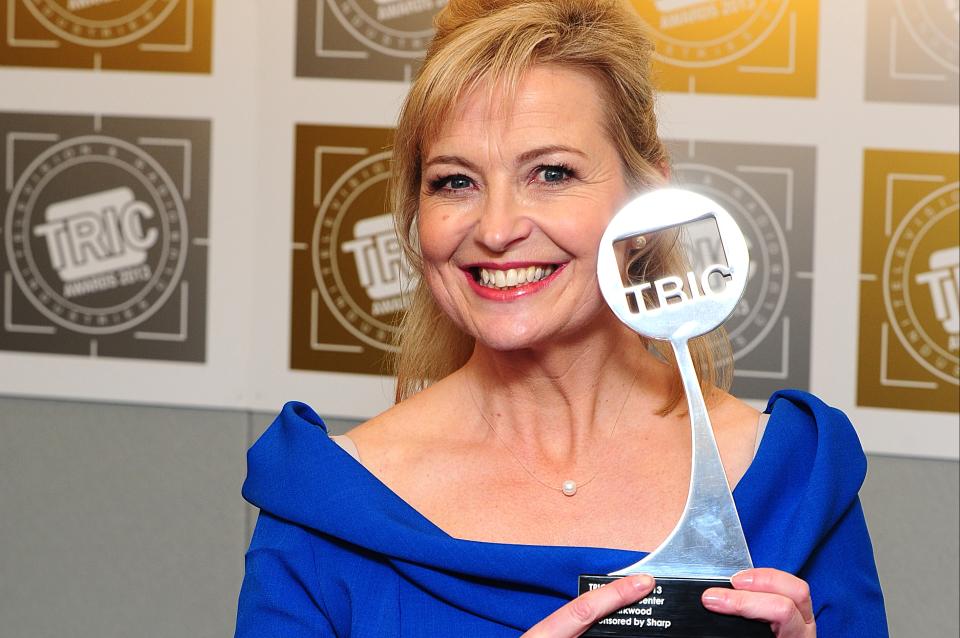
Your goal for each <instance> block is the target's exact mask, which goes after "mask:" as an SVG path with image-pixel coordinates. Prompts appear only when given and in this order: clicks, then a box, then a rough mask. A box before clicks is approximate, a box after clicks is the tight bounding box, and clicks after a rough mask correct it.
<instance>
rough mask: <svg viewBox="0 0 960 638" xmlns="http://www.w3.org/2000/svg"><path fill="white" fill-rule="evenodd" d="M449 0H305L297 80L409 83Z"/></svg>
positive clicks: (300, 20) (300, 8) (300, 11)
mask: <svg viewBox="0 0 960 638" xmlns="http://www.w3.org/2000/svg"><path fill="white" fill-rule="evenodd" d="M446 4H447V0H299V2H298V5H297V6H298V8H297V75H298V76H301V77H304V76H307V77H341V78H369V79H378V80H409V79H410V78H411V77H412V75H413V72H414V69H415V68H416V66H417V65H418V64H419V61H420V59H421V58H423V56H424V54H425V53H426V49H427V46H428V44H429V43H430V39H431V37H432V36H433V25H432V22H433V16H434V14H435V13H436V12H437V11H438V10H440V9H441V8H443V6H444V5H446Z"/></svg>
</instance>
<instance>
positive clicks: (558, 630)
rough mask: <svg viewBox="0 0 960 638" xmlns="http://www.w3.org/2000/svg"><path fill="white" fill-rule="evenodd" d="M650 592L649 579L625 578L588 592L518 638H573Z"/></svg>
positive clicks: (650, 579) (638, 576)
mask: <svg viewBox="0 0 960 638" xmlns="http://www.w3.org/2000/svg"><path fill="white" fill-rule="evenodd" d="M652 590H653V578H651V577H650V576H647V575H645V574H640V575H637V576H627V577H626V578H621V579H620V580H615V581H613V582H612V583H610V584H609V585H605V586H603V587H600V588H599V589H594V590H593V591H588V592H587V593H585V594H582V595H580V596H578V597H576V598H574V599H573V600H571V601H570V602H568V603H567V604H566V605H564V606H563V607H561V608H560V609H558V610H557V611H555V612H553V613H552V614H550V615H549V616H547V617H546V618H544V619H543V620H541V621H540V622H538V623H537V624H536V625H534V626H533V627H531V628H530V631H528V632H527V633H525V634H523V636H521V638H576V636H579V635H580V634H582V633H583V632H585V631H586V630H587V629H589V628H590V626H591V625H593V624H594V623H595V622H597V621H598V620H600V619H601V618H604V617H605V616H609V615H610V614H612V613H613V612H615V611H617V610H618V609H621V608H622V607H626V606H627V605H629V604H632V603H635V602H637V601H638V600H640V599H642V598H645V597H646V595H647V594H649V593H650V592H651V591H652Z"/></svg>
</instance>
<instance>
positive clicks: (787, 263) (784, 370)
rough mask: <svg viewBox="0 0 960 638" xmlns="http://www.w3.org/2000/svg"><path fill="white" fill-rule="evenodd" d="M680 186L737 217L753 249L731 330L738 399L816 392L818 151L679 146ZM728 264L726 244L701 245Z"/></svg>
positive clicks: (706, 255)
mask: <svg viewBox="0 0 960 638" xmlns="http://www.w3.org/2000/svg"><path fill="white" fill-rule="evenodd" d="M668 145H669V148H670V153H671V156H672V160H673V181H674V182H675V183H677V184H678V185H679V186H683V187H684V188H689V189H690V190H693V191H696V192H699V193H702V194H703V195H706V196H707V197H710V198H711V199H713V200H715V201H716V202H718V203H719V204H720V205H722V206H723V207H724V208H726V209H727V211H728V212H729V213H730V214H731V215H733V217H734V219H735V220H736V221H737V224H738V225H739V226H740V228H741V230H742V231H743V233H744V235H745V236H746V239H747V246H748V247H749V249H750V274H749V278H748V281H747V289H746V292H744V295H743V299H742V300H741V301H740V304H739V305H738V306H737V309H736V310H735V311H734V314H733V316H731V318H730V319H728V320H727V322H726V324H724V326H725V328H726V330H727V333H728V335H729V336H730V341H731V343H732V345H733V350H734V362H735V377H734V385H733V392H734V393H735V394H736V395H737V396H740V397H744V398H752V399H767V398H768V397H769V396H770V394H771V393H772V392H773V391H774V390H778V389H780V388H785V387H790V388H799V389H803V390H806V389H808V388H809V386H810V321H811V311H812V309H811V306H812V301H813V273H812V270H813V219H814V174H815V169H816V151H815V149H813V148H809V147H801V146H769V145H761V144H733V143H717V142H695V141H671V142H669V144H668ZM694 245H695V248H696V250H697V253H699V255H698V259H699V260H701V261H703V262H704V263H723V262H724V257H723V254H722V253H723V251H722V247H721V246H720V245H719V242H718V241H712V242H711V241H696V242H694Z"/></svg>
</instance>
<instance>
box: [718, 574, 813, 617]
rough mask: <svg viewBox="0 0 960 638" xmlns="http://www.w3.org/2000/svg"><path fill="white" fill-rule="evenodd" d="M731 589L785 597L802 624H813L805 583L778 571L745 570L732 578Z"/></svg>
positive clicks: (811, 609) (808, 591) (800, 579)
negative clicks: (796, 611)
mask: <svg viewBox="0 0 960 638" xmlns="http://www.w3.org/2000/svg"><path fill="white" fill-rule="evenodd" d="M733 587H734V588H735V589H740V590H745V591H756V592H766V593H769V594H780V595H781V596H786V597H787V598H789V599H790V600H791V601H793V604H794V605H796V607H797V610H798V611H799V612H800V616H801V617H802V618H803V622H805V623H812V622H813V603H812V602H811V600H810V586H809V585H807V581H805V580H803V579H802V578H797V577H796V576H794V575H793V574H788V573H787V572H784V571H780V570H779V569H770V568H764V567H761V568H757V569H747V570H744V571H742V572H740V573H739V574H736V575H734V577H733Z"/></svg>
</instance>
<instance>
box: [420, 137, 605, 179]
mask: <svg viewBox="0 0 960 638" xmlns="http://www.w3.org/2000/svg"><path fill="white" fill-rule="evenodd" d="M553 153H573V154H574V155H579V156H581V157H586V156H587V154H586V153H584V152H583V151H581V150H580V149H577V148H574V147H572V146H564V145H562V144H552V145H550V146H541V147H539V148H534V149H531V150H529V151H524V152H523V153H521V154H520V155H519V156H518V157H517V164H518V165H519V164H526V163H527V162H530V161H532V160H535V159H537V158H538V157H543V156H544V155H551V154H553ZM434 164H455V165H457V166H463V167H464V168H467V169H469V170H471V171H474V172H476V173H479V172H480V169H479V168H478V167H477V165H476V164H474V163H473V162H471V161H470V160H468V159H466V158H463V157H460V156H459V155H437V156H435V157H431V158H430V159H429V160H427V161H426V162H425V163H424V165H423V167H424V168H427V167H428V166H433V165H434Z"/></svg>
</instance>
